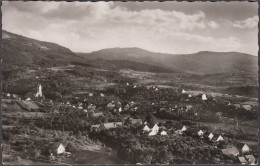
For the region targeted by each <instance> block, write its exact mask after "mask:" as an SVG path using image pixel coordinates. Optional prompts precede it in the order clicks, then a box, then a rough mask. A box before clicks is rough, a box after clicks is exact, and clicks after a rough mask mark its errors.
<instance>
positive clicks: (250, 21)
mask: <svg viewBox="0 0 260 166" xmlns="http://www.w3.org/2000/svg"><path fill="white" fill-rule="evenodd" d="M258 20H259V19H258V16H254V17H251V18H247V19H245V20H243V21H235V22H234V23H233V24H232V26H233V27H235V28H240V29H244V28H255V27H257V25H258Z"/></svg>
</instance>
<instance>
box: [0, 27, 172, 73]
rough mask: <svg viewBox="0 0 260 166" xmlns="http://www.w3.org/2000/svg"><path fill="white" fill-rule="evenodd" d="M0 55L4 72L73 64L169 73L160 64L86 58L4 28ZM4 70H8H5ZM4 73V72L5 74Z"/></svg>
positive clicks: (169, 70)
mask: <svg viewBox="0 0 260 166" xmlns="http://www.w3.org/2000/svg"><path fill="white" fill-rule="evenodd" d="M2 42H3V47H2V53H3V54H2V55H3V56H2V58H3V69H4V73H9V72H10V71H14V69H13V66H20V67H21V66H24V67H48V66H55V65H65V64H75V65H81V66H86V67H90V66H92V67H98V68H105V69H110V70H120V69H133V70H138V71H150V72H172V70H171V69H166V68H163V67H160V66H154V65H150V64H144V63H140V62H134V61H128V60H124V59H123V60H122V59H120V60H113V61H110V60H105V59H95V58H93V59H88V58H85V57H81V56H79V55H77V54H75V53H73V52H72V51H70V50H69V49H67V48H65V47H62V46H60V45H57V44H55V43H49V42H43V41H38V40H35V39H31V38H27V37H24V36H21V35H16V34H13V33H10V32H7V31H4V30H3V31H2ZM6 69H9V70H8V71H6ZM5 75H6V74H5Z"/></svg>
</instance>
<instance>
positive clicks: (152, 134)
mask: <svg viewBox="0 0 260 166" xmlns="http://www.w3.org/2000/svg"><path fill="white" fill-rule="evenodd" d="M157 133H158V132H155V131H153V130H152V131H151V132H150V133H149V134H148V135H149V136H154V135H156V134H157Z"/></svg>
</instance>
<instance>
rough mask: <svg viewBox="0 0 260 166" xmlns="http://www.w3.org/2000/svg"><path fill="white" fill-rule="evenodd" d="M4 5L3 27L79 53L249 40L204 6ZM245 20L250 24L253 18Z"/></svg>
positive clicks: (230, 47)
mask: <svg viewBox="0 0 260 166" xmlns="http://www.w3.org/2000/svg"><path fill="white" fill-rule="evenodd" d="M2 9H3V10H2V11H3V29H5V30H8V31H11V32H14V33H18V34H22V35H25V36H28V37H31V38H36V39H39V40H43V41H49V42H54V43H58V44H60V45H62V46H65V47H68V48H70V49H71V50H72V51H75V52H91V51H96V50H99V49H103V48H111V47H141V48H144V49H148V50H151V51H155V52H165V53H193V52H198V51H201V50H209V51H220V50H221V51H239V50H241V48H242V47H243V50H246V47H245V43H248V41H246V40H245V41H243V40H241V37H240V36H239V34H241V32H239V33H237V34H236V32H235V31H234V29H237V28H234V27H233V26H231V27H230V26H229V27H227V28H229V29H223V24H224V23H223V21H222V22H221V19H215V20H213V19H212V18H209V17H208V16H207V14H206V13H205V12H204V11H202V10H196V11H194V12H189V13H185V12H181V11H176V10H163V9H160V8H157V9H156V8H153V9H147V8H145V9H141V10H138V11H135V10H129V9H127V8H125V7H122V6H118V5H116V2H3V6H2ZM216 15H217V14H216ZM240 22H241V23H240ZM240 22H239V23H240V24H241V25H244V24H246V25H249V23H247V22H252V20H251V21H250V20H249V21H245V20H244V21H240ZM242 22H246V23H242ZM250 25H251V24H250ZM229 32H232V33H229ZM244 35H245V36H246V31H245V34H244ZM253 35H254V34H253ZM250 42H251V43H252V41H250V40H249V43H250ZM251 48H252V47H251Z"/></svg>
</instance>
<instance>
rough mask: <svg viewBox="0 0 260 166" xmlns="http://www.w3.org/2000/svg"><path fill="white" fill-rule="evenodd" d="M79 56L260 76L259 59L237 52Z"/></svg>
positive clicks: (116, 51)
mask: <svg viewBox="0 0 260 166" xmlns="http://www.w3.org/2000/svg"><path fill="white" fill-rule="evenodd" d="M78 55H80V56H82V57H85V58H87V59H89V60H93V59H98V58H99V59H105V60H128V61H134V62H140V63H145V64H149V65H155V66H160V67H164V68H168V69H174V70H180V71H186V72H194V73H201V74H214V73H254V74H257V72H258V57H256V56H252V55H248V54H244V53H238V52H207V51H204V52H198V53H195V54H186V55H184V54H183V55H176V54H163V53H154V52H150V51H147V50H143V49H140V48H110V49H103V50H99V51H96V52H92V53H79V54H78Z"/></svg>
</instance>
